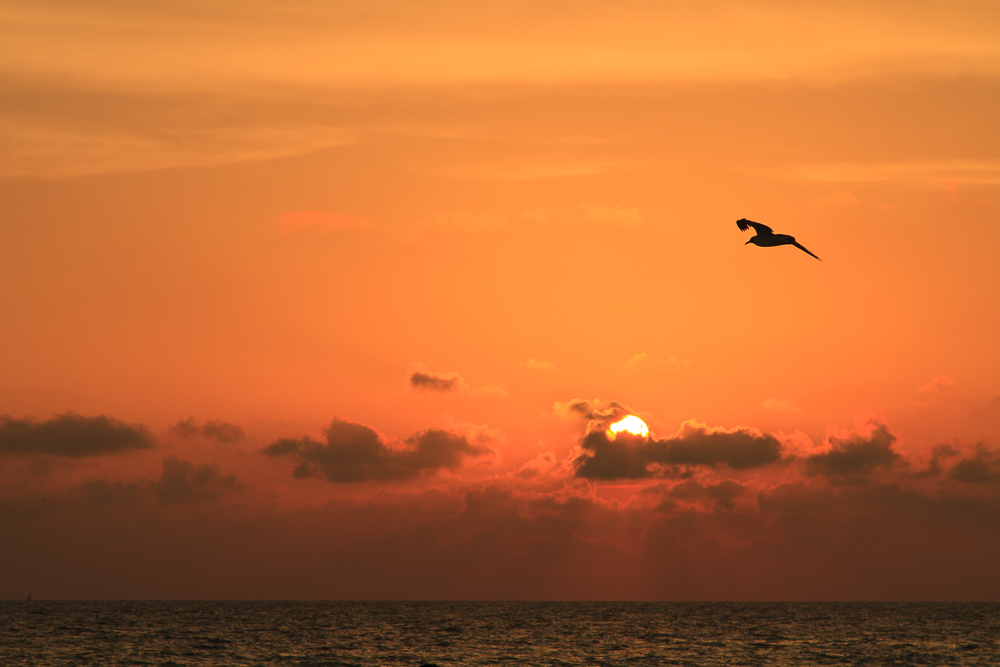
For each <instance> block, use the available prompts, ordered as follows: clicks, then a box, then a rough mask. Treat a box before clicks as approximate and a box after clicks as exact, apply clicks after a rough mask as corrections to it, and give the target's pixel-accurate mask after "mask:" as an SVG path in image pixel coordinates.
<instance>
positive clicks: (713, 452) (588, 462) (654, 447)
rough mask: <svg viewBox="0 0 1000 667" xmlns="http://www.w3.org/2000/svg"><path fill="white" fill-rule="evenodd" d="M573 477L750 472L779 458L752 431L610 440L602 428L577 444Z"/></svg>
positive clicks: (776, 449)
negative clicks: (699, 469) (696, 469)
mask: <svg viewBox="0 0 1000 667" xmlns="http://www.w3.org/2000/svg"><path fill="white" fill-rule="evenodd" d="M580 445H581V447H583V450H584V454H583V455H582V456H581V457H580V458H579V459H577V466H578V467H577V470H576V474H577V476H578V477H583V478H585V479H593V480H613V479H642V478H645V477H652V476H654V475H657V474H663V472H664V469H665V468H672V469H674V470H675V471H676V470H678V469H680V468H682V467H685V466H704V467H708V468H715V467H718V466H721V465H725V466H728V467H730V468H732V469H734V470H742V469H746V468H756V467H760V466H765V465H768V464H771V463H775V462H777V461H779V460H780V459H781V443H779V442H778V439H777V438H775V437H774V436H773V435H770V434H762V433H759V432H757V431H755V430H754V429H743V428H740V429H733V430H728V431H727V430H721V429H709V428H707V427H705V426H697V427H691V428H685V429H684V430H683V431H682V432H681V433H680V434H678V435H677V436H674V437H671V438H664V439H662V440H657V439H656V438H642V437H639V436H633V435H630V434H627V433H624V434H622V433H620V434H618V436H617V437H616V438H615V439H614V440H611V439H609V438H608V435H607V433H606V432H605V431H604V430H592V431H591V432H590V433H588V434H587V435H586V436H585V437H584V438H583V440H582V442H581V443H580Z"/></svg>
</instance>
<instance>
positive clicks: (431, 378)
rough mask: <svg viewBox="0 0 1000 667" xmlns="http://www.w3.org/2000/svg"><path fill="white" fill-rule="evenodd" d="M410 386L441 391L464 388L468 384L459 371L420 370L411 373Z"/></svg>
mask: <svg viewBox="0 0 1000 667" xmlns="http://www.w3.org/2000/svg"><path fill="white" fill-rule="evenodd" d="M410 386H411V387H413V388H414V389H416V390H418V391H436V392H440V393H444V392H448V391H455V390H456V389H463V388H464V387H466V386H467V385H466V384H465V382H464V381H463V380H462V376H461V375H459V374H458V373H438V372H434V371H427V370H418V371H413V373H412V374H410Z"/></svg>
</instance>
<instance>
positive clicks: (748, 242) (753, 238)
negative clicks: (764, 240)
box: [743, 236, 757, 245]
mask: <svg viewBox="0 0 1000 667" xmlns="http://www.w3.org/2000/svg"><path fill="white" fill-rule="evenodd" d="M756 240H757V237H756V236H754V237H752V238H751V239H750V240H749V241H747V242H746V243H744V244H743V245H750V244H751V243H753V242H754V241H756Z"/></svg>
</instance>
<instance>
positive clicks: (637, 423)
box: [608, 415, 649, 440]
mask: <svg viewBox="0 0 1000 667" xmlns="http://www.w3.org/2000/svg"><path fill="white" fill-rule="evenodd" d="M622 431H625V432H626V433H631V434H632V435H641V436H642V437H644V438H645V437H648V436H649V427H648V426H646V422H644V421H642V420H641V419H639V418H638V417H636V416H635V415H628V416H627V417H624V418H622V419H620V420H618V421H616V422H615V423H614V424H612V425H611V426H609V427H608V437H609V438H611V439H612V440H614V439H615V436H616V435H617V434H618V433H620V432H622Z"/></svg>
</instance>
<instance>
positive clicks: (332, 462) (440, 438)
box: [264, 419, 489, 482]
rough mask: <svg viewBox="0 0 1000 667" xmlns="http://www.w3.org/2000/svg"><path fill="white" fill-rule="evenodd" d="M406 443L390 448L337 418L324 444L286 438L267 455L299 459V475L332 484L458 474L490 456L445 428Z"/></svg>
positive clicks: (368, 432) (363, 428)
mask: <svg viewBox="0 0 1000 667" xmlns="http://www.w3.org/2000/svg"><path fill="white" fill-rule="evenodd" d="M404 444H405V448H399V449H397V448H393V447H390V446H388V445H387V444H386V443H385V441H384V440H383V439H382V437H381V436H380V435H379V434H378V433H377V432H376V431H375V430H374V429H372V428H370V427H368V426H365V425H364V424H357V423H354V422H350V421H346V420H343V419H335V420H333V422H331V423H330V425H329V426H328V427H327V428H326V443H321V442H317V441H315V440H313V439H312V438H309V437H308V436H306V437H302V438H282V439H280V440H278V441H276V442H274V443H272V444H270V445H268V446H267V447H265V448H264V453H265V454H267V455H268V456H274V457H289V458H291V459H293V460H295V461H297V462H298V466H296V468H295V470H294V473H293V474H294V475H295V477H299V478H301V477H325V478H326V479H328V480H330V481H331V482H366V481H372V480H375V481H390V480H407V479H414V478H416V477H419V476H420V475H422V474H424V473H431V472H435V471H437V470H441V469H449V470H454V469H455V468H458V467H459V466H460V465H461V464H462V461H463V459H465V458H466V457H470V456H481V455H484V454H488V453H489V449H488V448H486V447H483V446H479V445H473V444H471V443H470V442H469V441H468V439H467V438H466V437H465V436H464V435H460V434H458V433H454V432H452V431H447V430H441V429H427V430H426V431H420V432H418V433H415V434H413V435H411V436H410V437H409V438H407V439H406V441H405V443H404Z"/></svg>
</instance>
